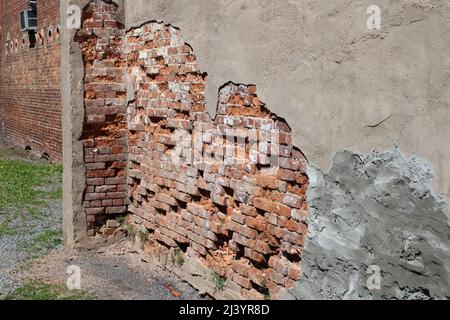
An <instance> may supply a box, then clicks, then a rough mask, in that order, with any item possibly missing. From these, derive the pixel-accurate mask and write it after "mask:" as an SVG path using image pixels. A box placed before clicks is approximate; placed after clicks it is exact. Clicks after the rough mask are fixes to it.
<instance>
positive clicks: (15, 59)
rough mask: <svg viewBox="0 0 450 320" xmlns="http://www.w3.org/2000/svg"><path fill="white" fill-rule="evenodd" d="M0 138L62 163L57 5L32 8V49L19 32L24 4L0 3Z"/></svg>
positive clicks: (22, 0)
mask: <svg viewBox="0 0 450 320" xmlns="http://www.w3.org/2000/svg"><path fill="white" fill-rule="evenodd" d="M0 8H1V9H0V15H1V16H0V19H1V23H0V25H1V30H0V38H1V46H0V135H1V136H2V137H3V138H6V139H7V140H9V141H11V142H13V143H15V144H17V145H20V146H22V147H23V148H29V149H31V150H32V151H34V152H35V153H37V154H39V155H44V156H46V157H48V158H49V159H50V160H52V161H57V162H59V161H61V157H62V134H61V101H60V100H61V98H60V88H59V84H60V26H59V23H60V22H59V1H54V0H40V1H38V2H37V14H38V30H37V33H36V44H35V46H34V47H33V48H30V38H29V36H28V32H22V31H20V20H19V13H20V12H21V11H23V10H25V9H27V8H28V0H8V1H4V0H3V1H0Z"/></svg>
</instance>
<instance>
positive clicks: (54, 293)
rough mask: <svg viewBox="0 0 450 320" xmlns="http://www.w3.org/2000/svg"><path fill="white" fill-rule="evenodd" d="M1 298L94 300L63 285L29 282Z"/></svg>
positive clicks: (91, 296)
mask: <svg viewBox="0 0 450 320" xmlns="http://www.w3.org/2000/svg"><path fill="white" fill-rule="evenodd" d="M2 299H3V300H94V299H95V297H94V296H93V295H91V294H89V293H87V292H85V291H81V290H69V289H67V288H66V287H65V286H63V285H54V284H48V283H44V282H30V283H26V284H24V285H22V286H21V287H19V288H17V289H16V290H14V291H13V292H12V293H10V294H7V295H6V296H4V297H3V298H2Z"/></svg>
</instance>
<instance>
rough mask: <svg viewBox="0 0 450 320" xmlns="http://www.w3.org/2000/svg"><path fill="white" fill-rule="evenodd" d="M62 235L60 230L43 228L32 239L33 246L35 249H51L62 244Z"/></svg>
mask: <svg viewBox="0 0 450 320" xmlns="http://www.w3.org/2000/svg"><path fill="white" fill-rule="evenodd" d="M63 237H64V235H63V232H62V231H55V230H45V231H44V232H42V233H40V234H39V235H38V236H37V237H36V238H35V239H34V243H33V247H34V248H35V249H37V250H41V249H47V250H51V249H54V248H56V247H57V246H59V245H60V244H62V242H63Z"/></svg>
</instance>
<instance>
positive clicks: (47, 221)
mask: <svg viewBox="0 0 450 320" xmlns="http://www.w3.org/2000/svg"><path fill="white" fill-rule="evenodd" d="M0 159H3V160H14V161H16V160H17V161H26V162H30V163H45V162H43V161H42V160H39V159H38V158H36V157H35V156H34V155H32V154H30V153H29V152H25V151H21V150H18V149H15V148H12V147H10V146H7V145H6V144H5V143H4V142H2V141H1V140H0ZM58 187H59V186H58V185H55V184H53V185H46V186H41V189H42V190H44V189H45V190H47V191H49V192H51V191H54V190H56V188H58ZM30 210H31V213H32V214H30ZM0 223H2V224H7V226H8V232H6V234H1V233H0V296H1V295H2V294H5V293H7V292H10V291H11V290H14V289H15V288H17V286H18V283H17V282H16V281H15V279H14V276H13V273H14V271H15V270H16V269H17V268H19V267H20V266H21V265H23V263H25V262H27V261H29V260H31V259H33V258H36V257H40V256H43V255H45V254H47V253H48V252H49V251H50V250H52V249H61V248H62V245H61V244H60V243H61V242H62V233H61V231H60V230H62V209H61V201H60V200H46V201H45V203H44V204H42V205H38V206H32V207H31V209H30V208H7V209H0ZM49 230H52V231H55V232H54V233H55V235H54V237H53V239H52V240H54V243H53V244H52V245H48V244H44V243H40V241H39V239H40V238H39V237H40V236H41V235H42V234H44V233H45V232H48V231H49ZM10 233H11V234H10ZM58 233H59V234H58ZM44 240H45V239H44Z"/></svg>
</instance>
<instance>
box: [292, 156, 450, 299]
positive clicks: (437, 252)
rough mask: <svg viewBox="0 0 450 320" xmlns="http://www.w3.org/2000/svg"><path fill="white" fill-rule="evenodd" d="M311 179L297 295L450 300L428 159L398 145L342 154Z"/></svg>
mask: <svg viewBox="0 0 450 320" xmlns="http://www.w3.org/2000/svg"><path fill="white" fill-rule="evenodd" d="M309 177H310V188H309V190H308V203H309V206H310V213H309V217H308V225H309V227H308V240H307V241H306V244H305V249H304V252H303V255H302V270H303V276H302V278H301V279H300V280H299V281H298V282H297V286H296V288H295V289H294V290H293V291H292V294H293V295H294V296H295V297H296V298H298V299H448V298H449V297H450V290H449V287H450V277H449V275H450V245H449V241H448V235H449V231H450V229H449V226H450V224H449V219H448V217H447V216H446V214H445V210H446V204H445V202H444V201H443V200H442V198H440V197H439V196H437V195H435V194H433V192H432V191H431V181H432V178H433V174H432V171H431V170H430V167H429V164H428V163H427V162H426V161H423V160H421V159H419V158H417V157H412V158H410V159H406V158H405V157H404V156H403V155H402V154H401V152H400V150H398V149H392V150H389V151H387V152H384V153H372V154H370V155H369V156H367V157H365V156H363V155H361V154H357V153H353V152H348V151H346V152H339V153H337V154H336V155H335V157H334V162H333V166H332V168H331V170H330V172H328V173H323V172H322V171H321V170H317V169H315V168H314V167H310V168H309ZM371 266H372V267H371ZM374 266H375V268H378V271H379V273H378V274H375V271H374V270H375V269H371V268H374ZM374 276H376V277H378V279H379V283H378V285H375V286H372V284H376V283H377V281H374V280H375V278H374Z"/></svg>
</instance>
